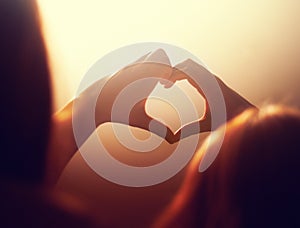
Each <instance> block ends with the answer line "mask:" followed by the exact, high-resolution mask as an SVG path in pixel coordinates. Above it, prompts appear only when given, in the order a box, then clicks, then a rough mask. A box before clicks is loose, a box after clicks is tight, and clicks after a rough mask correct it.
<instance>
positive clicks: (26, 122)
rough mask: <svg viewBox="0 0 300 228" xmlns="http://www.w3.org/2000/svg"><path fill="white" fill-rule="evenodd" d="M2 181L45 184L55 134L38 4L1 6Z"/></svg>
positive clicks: (4, 3)
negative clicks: (52, 133) (50, 139)
mask: <svg viewBox="0 0 300 228" xmlns="http://www.w3.org/2000/svg"><path fill="white" fill-rule="evenodd" d="M0 30H1V34H2V35H1V36H0V50H1V54H0V64H1V65H0V66H1V67H0V75H1V89H0V105H1V113H0V120H1V131H0V134H1V136H0V138H1V165H0V177H1V179H8V180H14V181H22V182H27V183H30V184H35V185H37V184H41V183H42V181H43V178H44V176H45V165H46V149H47V142H48V136H49V132H50V131H49V130H50V117H51V92H50V77H49V70H48V64H47V58H46V50H45V46H44V42H43V38H42V35H41V31H40V24H39V18H38V13H37V6H36V4H35V2H34V1H32V0H29V1H21V0H14V1H10V0H3V1H1V2H0Z"/></svg>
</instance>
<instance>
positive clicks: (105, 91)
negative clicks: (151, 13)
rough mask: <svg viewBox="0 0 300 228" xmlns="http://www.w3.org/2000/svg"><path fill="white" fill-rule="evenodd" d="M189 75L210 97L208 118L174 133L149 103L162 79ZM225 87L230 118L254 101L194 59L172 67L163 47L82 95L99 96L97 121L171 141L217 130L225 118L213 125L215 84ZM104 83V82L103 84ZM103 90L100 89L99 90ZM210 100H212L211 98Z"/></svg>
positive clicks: (168, 83)
mask: <svg viewBox="0 0 300 228" xmlns="http://www.w3.org/2000/svg"><path fill="white" fill-rule="evenodd" d="M184 79H187V80H188V82H189V83H190V84H191V85H192V86H194V87H195V88H196V89H197V90H198V92H199V93H200V94H201V95H202V96H203V97H204V98H205V100H206V110H205V115H204V118H202V119H201V120H199V121H196V122H192V123H190V124H187V125H185V126H183V127H182V128H181V129H180V130H179V131H178V132H176V133H173V132H172V131H171V130H170V128H169V127H167V126H166V125H165V124H163V123H162V122H160V121H158V120H156V119H153V118H152V117H151V116H149V115H148V114H147V112H146V110H145V103H146V100H147V98H148V96H149V95H150V94H151V92H152V90H153V89H154V87H155V86H156V85H157V83H158V82H161V83H162V84H164V85H165V87H166V88H168V87H170V86H172V85H173V84H174V83H175V82H176V81H179V80H184ZM212 79H214V80H216V82H217V83H215V84H216V85H217V86H219V89H221V92H222V94H221V95H223V97H224V100H225V107H226V110H225V112H226V115H227V117H226V119H225V121H227V120H229V119H231V118H233V117H234V116H236V115H237V114H238V113H240V112H241V111H243V110H245V109H246V108H248V107H252V105H251V104H250V103H249V102H248V101H247V100H245V99H244V98H242V97H241V96H240V95H239V94H237V93H236V92H234V91H233V90H232V89H230V88H229V87H228V86H226V85H225V84H224V83H223V82H222V81H221V80H220V79H219V78H218V77H217V76H215V75H213V74H212V73H210V72H209V71H208V70H207V69H205V68H204V67H203V66H201V65H200V64H198V63H196V62H194V61H193V60H191V59H187V60H186V61H184V62H182V63H179V64H177V65H176V66H174V67H172V66H171V64H170V61H169V58H168V56H167V54H166V53H165V52H164V51H163V50H162V49H158V50H157V51H155V52H153V53H150V54H147V55H145V56H143V57H141V58H140V59H138V60H137V61H136V62H134V63H133V64H130V65H128V66H126V67H124V68H123V69H121V70H120V71H118V72H117V73H115V74H114V75H113V76H111V77H109V78H106V79H105V80H103V79H102V80H100V81H98V82H96V83H94V84H93V85H92V86H90V87H89V88H88V89H87V90H86V91H85V92H84V93H83V94H82V95H81V97H84V96H88V97H91V96H98V95H99V96H98V98H97V103H96V107H95V123H96V126H99V125H100V124H102V123H105V122H116V123H123V124H127V125H130V126H133V127H139V128H142V129H146V130H149V131H151V132H152V133H155V134H157V135H159V136H161V137H163V138H165V139H166V140H167V141H168V142H169V143H174V142H177V141H178V140H180V139H182V138H184V137H188V136H190V135H192V134H197V133H201V132H206V131H211V130H214V129H215V128H216V127H218V126H219V125H221V124H223V123H224V121H219V123H217V124H215V125H214V126H212V124H211V122H212V106H213V105H216V104H215V103H214V102H216V100H218V97H216V96H218V95H216V94H217V93H216V91H215V89H214V86H215V85H212V84H211V80H212ZM99 84H101V86H99ZM99 90H100V93H99ZM209 101H210V102H209Z"/></svg>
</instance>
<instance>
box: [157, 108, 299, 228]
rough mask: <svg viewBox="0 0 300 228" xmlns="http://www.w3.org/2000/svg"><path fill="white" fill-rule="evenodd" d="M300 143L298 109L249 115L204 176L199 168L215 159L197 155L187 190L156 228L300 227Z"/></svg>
mask: <svg viewBox="0 0 300 228" xmlns="http://www.w3.org/2000/svg"><path fill="white" fill-rule="evenodd" d="M223 127H224V126H223ZM218 131H220V130H217V131H216V132H214V133H213V134H214V137H215V139H216V140H219V139H218ZM299 139H300V112H299V111H297V110H293V109H289V108H286V107H280V106H267V107H264V108H262V109H261V110H257V109H249V110H247V111H245V112H243V113H242V114H241V115H239V116H238V117H236V118H234V119H233V120H232V121H230V122H229V123H228V124H227V126H226V135H225V139H224V141H223V144H222V148H221V150H220V152H219V154H218V156H217V158H216V160H215V161H214V162H213V163H212V165H211V166H210V167H209V168H208V169H207V170H206V171H204V172H203V173H199V172H198V169H199V166H200V170H201V162H202V159H203V160H205V156H209V155H207V154H205V153H206V151H204V150H203V149H202V150H201V149H200V150H199V151H198V152H197V154H196V156H195V157H194V159H193V161H192V163H191V165H190V167H189V170H188V173H187V176H186V180H185V182H184V183H183V186H182V188H181V190H179V192H178V194H177V196H176V198H175V199H174V201H173V202H172V204H171V205H170V206H169V207H168V208H167V209H166V210H165V212H164V213H163V214H162V216H161V217H160V218H159V219H158V221H157V222H156V224H155V225H154V226H155V227H209V228H211V227H249V228H250V227H299V225H300V221H299V218H298V212H299V210H298V208H299V204H300V185H299V180H300V141H299ZM210 146H211V147H213V144H211V145H210ZM207 151H209V148H208V150H207Z"/></svg>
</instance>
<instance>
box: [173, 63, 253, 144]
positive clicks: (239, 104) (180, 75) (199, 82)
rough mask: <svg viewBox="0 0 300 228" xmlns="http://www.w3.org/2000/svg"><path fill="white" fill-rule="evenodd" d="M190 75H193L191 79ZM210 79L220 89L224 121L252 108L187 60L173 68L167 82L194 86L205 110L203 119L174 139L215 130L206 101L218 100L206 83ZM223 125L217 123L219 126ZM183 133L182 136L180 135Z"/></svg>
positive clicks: (185, 128)
mask: <svg viewBox="0 0 300 228" xmlns="http://www.w3.org/2000/svg"><path fill="white" fill-rule="evenodd" d="M190 75H193V78H192V77H191V76H190ZM211 77H213V78H214V79H215V80H216V84H217V85H218V86H219V87H220V89H221V93H222V95H223V97H224V101H225V108H226V119H225V121H229V120H230V119H232V118H234V117H235V116H237V115H238V114H239V113H241V112H243V111H244V110H246V109H248V108H250V107H254V106H253V105H252V104H251V103H250V102H248V101H247V100H246V99H244V98H243V97H242V96H240V95H239V94H238V93H237V92H235V91H234V90H232V89H231V88H229V87H228V86H227V85H226V84H225V83H224V82H223V81H222V80H221V79H220V78H218V77H217V76H215V75H213V74H212V73H210V72H209V71H208V70H207V69H205V68H204V67H203V66H201V65H200V64H198V63H196V62H194V61H193V60H190V59H188V60H186V61H184V62H182V63H180V64H178V65H176V66H175V67H174V70H173V73H172V76H171V77H170V79H169V80H170V81H171V82H173V83H175V82H176V81H179V80H184V79H187V80H188V82H189V83H190V84H191V85H192V86H194V87H195V88H196V89H197V90H198V92H199V93H200V94H201V95H202V96H203V97H204V99H205V101H206V110H205V114H204V117H203V118H202V119H201V120H199V121H196V122H193V123H191V124H188V125H186V126H184V127H183V128H182V129H181V131H180V132H178V134H181V137H179V135H176V136H174V138H176V139H178V138H184V137H187V136H189V135H192V134H197V133H200V132H206V131H211V130H215V129H212V128H213V127H212V125H211V121H212V113H211V107H210V105H209V103H208V99H207V96H210V97H211V98H213V99H211V101H216V100H218V98H217V97H216V96H218V95H216V94H214V93H215V90H214V88H213V86H212V85H213V84H212V83H209V82H208V81H209V80H211V79H212V78H211ZM169 86H170V85H169ZM204 90H205V92H204ZM211 105H213V104H211ZM223 123H224V122H223ZM223 123H219V125H221V124H223ZM219 125H218V126H219ZM199 129H200V132H199ZM183 133H184V135H182V134H183Z"/></svg>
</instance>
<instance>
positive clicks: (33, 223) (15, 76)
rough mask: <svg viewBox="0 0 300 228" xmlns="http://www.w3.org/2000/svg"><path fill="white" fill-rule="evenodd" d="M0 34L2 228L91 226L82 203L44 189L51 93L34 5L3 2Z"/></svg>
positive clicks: (28, 1) (21, 1)
mask: <svg viewBox="0 0 300 228" xmlns="http://www.w3.org/2000/svg"><path fill="white" fill-rule="evenodd" d="M0 31H1V36H0V50H1V53H0V75H1V89H0V105H1V112H0V120H1V131H0V134H1V135H0V138H1V154H0V155H1V164H0V181H1V189H0V193H1V194H0V195H1V196H0V201H1V205H0V212H1V216H0V227H21V226H22V227H91V226H93V225H92V222H90V218H89V215H87V213H86V208H85V206H84V205H83V204H82V203H80V202H77V200H75V199H72V198H70V197H67V196H61V195H60V194H56V193H54V192H52V191H48V190H45V189H44V188H43V183H44V179H45V176H46V168H45V167H46V160H47V153H46V152H47V148H48V138H49V133H50V125H51V121H50V119H51V91H50V76H49V70H48V64H47V56H46V50H45V46H44V42H43V37H42V35H41V31H40V23H39V15H38V12H37V6H36V3H35V1H33V0H26V1H24V0H13V1H12V0H3V1H0Z"/></svg>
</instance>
